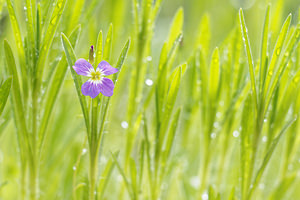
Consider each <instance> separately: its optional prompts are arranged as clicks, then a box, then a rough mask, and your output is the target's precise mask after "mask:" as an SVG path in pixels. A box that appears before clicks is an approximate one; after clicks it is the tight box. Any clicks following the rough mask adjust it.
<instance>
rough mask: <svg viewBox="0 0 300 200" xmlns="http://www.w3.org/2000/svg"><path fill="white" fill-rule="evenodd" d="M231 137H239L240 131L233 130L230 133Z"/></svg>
mask: <svg viewBox="0 0 300 200" xmlns="http://www.w3.org/2000/svg"><path fill="white" fill-rule="evenodd" d="M232 135H233V137H239V135H240V132H238V131H237V130H235V131H233V133H232Z"/></svg>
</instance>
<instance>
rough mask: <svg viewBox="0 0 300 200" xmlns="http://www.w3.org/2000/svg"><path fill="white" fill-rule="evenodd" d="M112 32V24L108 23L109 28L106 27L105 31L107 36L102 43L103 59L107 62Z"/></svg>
mask: <svg viewBox="0 0 300 200" xmlns="http://www.w3.org/2000/svg"><path fill="white" fill-rule="evenodd" d="M112 32H113V25H112V24H110V26H109V29H108V33H107V36H106V40H105V45H104V52H103V60H105V61H107V62H109V61H110V55H111V46H112ZM97 64H98V63H97Z"/></svg>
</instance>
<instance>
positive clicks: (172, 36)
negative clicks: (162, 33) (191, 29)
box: [167, 8, 183, 51]
mask: <svg viewBox="0 0 300 200" xmlns="http://www.w3.org/2000/svg"><path fill="white" fill-rule="evenodd" d="M182 26H183V9H182V8H179V9H178V10H177V12H176V14H175V16H174V18H173V22H172V25H171V28H170V31H169V36H168V42H167V51H169V50H170V49H171V48H172V46H173V43H174V41H175V40H176V39H177V37H178V35H179V34H181V33H182Z"/></svg>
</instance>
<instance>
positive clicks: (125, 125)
mask: <svg viewBox="0 0 300 200" xmlns="http://www.w3.org/2000/svg"><path fill="white" fill-rule="evenodd" d="M121 126H122V128H124V129H127V128H128V123H127V122H126V121H122V122H121Z"/></svg>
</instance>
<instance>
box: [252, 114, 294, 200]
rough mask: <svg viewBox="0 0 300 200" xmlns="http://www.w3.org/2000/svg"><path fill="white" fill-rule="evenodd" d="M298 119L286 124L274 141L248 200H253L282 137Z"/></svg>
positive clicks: (258, 172) (257, 174)
mask: <svg viewBox="0 0 300 200" xmlns="http://www.w3.org/2000/svg"><path fill="white" fill-rule="evenodd" d="M296 119H297V118H294V119H292V120H290V121H289V122H288V123H286V125H285V126H284V127H283V128H282V130H281V131H280V133H279V134H278V136H277V137H276V138H275V139H274V140H273V141H272V144H271V146H270V148H269V150H268V152H267V154H266V155H265V157H264V159H263V162H262V164H261V166H260V168H259V170H258V171H257V173H256V176H255V179H254V182H253V184H252V187H251V189H250V191H249V194H248V199H251V196H252V194H253V192H254V191H255V189H256V187H257V186H258V184H259V181H260V179H261V177H262V175H263V173H264V171H265V169H266V167H267V164H268V163H269V160H270V159H271V157H272V155H273V153H274V151H275V148H276V147H277V145H278V143H279V141H280V139H281V137H282V136H283V134H284V133H285V132H286V130H287V129H288V128H289V127H290V126H291V125H292V124H293V123H294V122H295V121H296Z"/></svg>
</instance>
